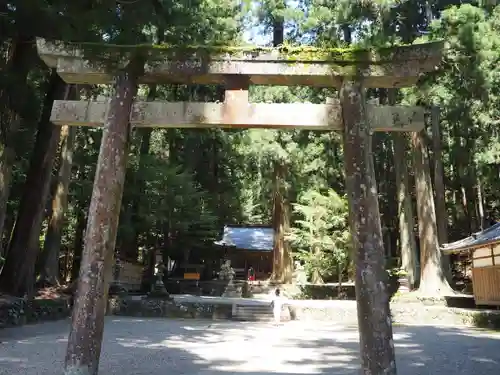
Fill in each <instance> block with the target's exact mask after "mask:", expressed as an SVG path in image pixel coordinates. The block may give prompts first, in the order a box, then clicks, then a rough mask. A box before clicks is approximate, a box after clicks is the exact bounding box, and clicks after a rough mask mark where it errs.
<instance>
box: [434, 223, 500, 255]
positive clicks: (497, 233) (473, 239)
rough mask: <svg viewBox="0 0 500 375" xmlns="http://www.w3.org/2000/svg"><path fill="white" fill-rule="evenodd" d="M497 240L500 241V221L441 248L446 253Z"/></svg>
mask: <svg viewBox="0 0 500 375" xmlns="http://www.w3.org/2000/svg"><path fill="white" fill-rule="evenodd" d="M497 241H500V223H496V224H495V225H492V226H491V227H489V228H487V229H485V230H483V231H481V232H477V233H474V234H473V235H472V236H469V237H466V238H463V239H461V240H459V241H455V242H452V243H448V244H445V245H443V247H442V248H441V250H442V251H443V252H445V253H453V252H457V251H459V250H467V249H469V248H471V247H477V246H481V245H486V244H488V243H491V242H497Z"/></svg>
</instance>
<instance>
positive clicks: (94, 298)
mask: <svg viewBox="0 0 500 375" xmlns="http://www.w3.org/2000/svg"><path fill="white" fill-rule="evenodd" d="M136 77H137V75H136V74H135V73H132V71H123V72H120V73H119V74H118V75H117V76H116V79H115V83H114V89H115V90H114V95H113V96H112V98H111V101H110V104H109V111H108V114H107V118H106V121H105V124H104V129H103V135H102V141H101V148H100V151H99V159H98V162H97V170H96V174H95V179H94V188H93V191H92V199H91V202H90V209H89V216H88V223H87V229H86V232H85V244H84V249H83V254H82V262H81V266H80V274H79V277H78V290H77V294H76V299H75V304H74V307H73V316H72V324H71V332H70V335H69V340H68V349H67V353H66V360H65V366H64V368H65V370H64V374H65V375H76V374H78V375H97V371H98V366H99V357H100V353H101V342H102V336H103V330H104V315H105V310H106V304H107V301H106V298H107V290H108V286H109V285H108V284H109V281H110V278H111V274H112V272H111V271H112V266H113V255H114V248H115V242H116V232H117V227H118V218H119V214H120V206H121V200H122V194H123V184H124V181H125V169H126V160H127V153H128V138H129V118H130V110H131V108H132V103H133V100H134V96H135V94H136V91H137V81H136Z"/></svg>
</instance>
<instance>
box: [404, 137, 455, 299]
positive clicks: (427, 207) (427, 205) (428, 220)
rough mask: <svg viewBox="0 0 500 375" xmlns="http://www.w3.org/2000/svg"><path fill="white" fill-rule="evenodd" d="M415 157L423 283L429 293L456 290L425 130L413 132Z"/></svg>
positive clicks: (421, 291) (421, 281) (426, 293)
mask: <svg viewBox="0 0 500 375" xmlns="http://www.w3.org/2000/svg"><path fill="white" fill-rule="evenodd" d="M412 144H413V159H414V170H415V185H416V193H417V216H418V232H419V238H420V286H419V292H420V293H421V294H422V295H425V296H430V297H432V296H443V295H446V294H450V293H452V292H453V290H452V289H451V287H450V285H449V284H448V281H447V280H446V276H445V273H444V272H443V268H442V265H441V250H440V248H439V241H438V234H437V225H436V213H435V210H434V196H433V194H432V183H431V176H430V167H429V155H428V152H427V148H426V146H425V143H424V134H422V133H413V134H412Z"/></svg>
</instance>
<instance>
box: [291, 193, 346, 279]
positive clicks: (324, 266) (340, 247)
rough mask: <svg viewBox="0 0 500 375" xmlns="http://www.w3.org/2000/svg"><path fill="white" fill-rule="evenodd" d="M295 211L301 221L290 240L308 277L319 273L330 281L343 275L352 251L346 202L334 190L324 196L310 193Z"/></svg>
mask: <svg viewBox="0 0 500 375" xmlns="http://www.w3.org/2000/svg"><path fill="white" fill-rule="evenodd" d="M293 211H294V214H295V215H296V216H297V218H296V220H295V221H294V224H293V227H292V228H291V230H290V233H288V235H287V238H288V240H289V241H290V242H291V243H292V245H293V246H294V248H295V249H296V250H297V251H296V253H295V254H294V255H295V256H296V257H297V258H298V259H299V260H301V261H303V262H304V263H305V267H306V271H307V272H308V274H309V275H313V274H314V273H315V272H317V273H319V275H321V277H322V279H327V278H330V277H331V276H332V275H333V274H334V273H335V272H337V271H338V270H339V269H340V270H341V271H342V270H343V269H344V267H345V266H346V265H347V260H348V257H349V247H350V246H349V245H350V234H349V230H348V225H347V214H348V212H347V203H346V200H345V199H344V198H342V197H340V196H339V195H338V194H337V193H336V192H335V191H334V190H332V189H328V190H327V191H326V193H324V194H322V193H320V192H318V191H316V190H307V191H305V192H304V193H302V194H301V195H300V196H299V199H298V202H297V203H294V204H293Z"/></svg>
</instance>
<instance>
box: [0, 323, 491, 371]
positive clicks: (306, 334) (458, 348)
mask: <svg viewBox="0 0 500 375" xmlns="http://www.w3.org/2000/svg"><path fill="white" fill-rule="evenodd" d="M66 337H67V322H55V323H46V324H43V325H38V326H27V327H22V328H19V329H14V330H5V331H0V341H2V342H3V343H1V344H0V374H1V375H11V374H16V375H49V374H50V375H53V374H54V373H59V371H60V369H61V367H62V360H63V358H64V353H65V350H66ZM394 340H395V343H396V350H397V364H398V368H399V373H401V374H405V375H419V374H422V375H424V374H430V373H432V374H433V375H438V374H440V373H443V374H444V375H465V374H467V375H468V374H471V373H478V374H481V375H494V374H495V375H496V374H497V373H498V366H499V365H500V352H499V351H498V348H499V347H500V334H496V333H491V332H479V331H474V330H465V329H454V328H450V327H441V328H439V327H429V326H424V327H418V326H412V327H397V328H395V334H394ZM358 368H359V345H358V332H357V329H356V327H342V326H339V325H336V324H328V323H324V322H323V323H313V322H289V323H285V324H283V325H282V326H280V327H275V326H273V325H272V324H270V323H237V322H227V321H226V322H216V323H214V322H208V321H186V320H185V321H182V320H161V319H131V318H120V319H112V318H110V319H108V320H107V323H106V330H105V337H104V346H103V353H102V356H101V370H100V372H101V374H106V375H111V374H119V375H143V374H144V375H146V374H148V375H160V374H162V375H163V374H165V373H167V372H168V373H169V375H177V374H179V375H181V374H182V375H184V374H186V375H190V374H200V373H203V375H215V374H223V373H245V374H248V375H268V374H304V375H305V374H332V375H337V374H338V375H340V374H346V375H350V374H353V375H354V374H356V375H357V373H358ZM445 373H446V374H445Z"/></svg>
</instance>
